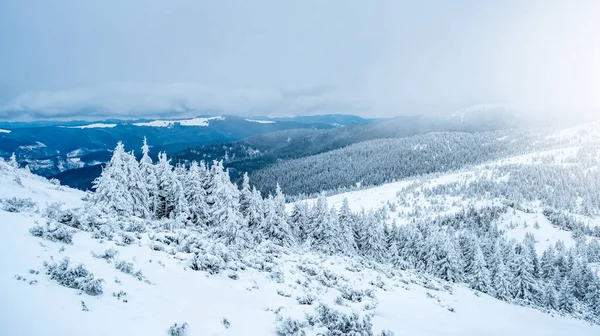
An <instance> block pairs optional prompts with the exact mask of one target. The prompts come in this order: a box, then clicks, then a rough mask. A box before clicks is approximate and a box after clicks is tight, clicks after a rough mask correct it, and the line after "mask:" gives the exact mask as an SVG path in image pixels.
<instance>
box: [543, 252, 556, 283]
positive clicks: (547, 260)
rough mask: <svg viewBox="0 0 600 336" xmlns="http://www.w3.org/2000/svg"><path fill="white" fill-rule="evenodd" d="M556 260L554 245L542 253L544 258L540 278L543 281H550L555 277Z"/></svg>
mask: <svg viewBox="0 0 600 336" xmlns="http://www.w3.org/2000/svg"><path fill="white" fill-rule="evenodd" d="M555 258H556V256H555V253H554V247H552V245H550V247H548V248H547V249H545V250H544V252H542V257H541V258H540V277H541V278H542V279H545V280H548V279H552V277H553V276H554V270H555Z"/></svg>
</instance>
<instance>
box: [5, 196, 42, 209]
mask: <svg viewBox="0 0 600 336" xmlns="http://www.w3.org/2000/svg"><path fill="white" fill-rule="evenodd" d="M0 204H1V205H2V210H4V211H8V212H24V211H29V210H32V209H33V208H34V207H35V205H36V203H35V202H34V201H32V200H31V198H17V197H12V198H4V199H0Z"/></svg>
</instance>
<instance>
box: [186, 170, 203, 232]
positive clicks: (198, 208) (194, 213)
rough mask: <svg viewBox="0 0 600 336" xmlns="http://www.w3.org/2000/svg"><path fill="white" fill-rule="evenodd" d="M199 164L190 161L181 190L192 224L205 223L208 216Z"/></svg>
mask: <svg viewBox="0 0 600 336" xmlns="http://www.w3.org/2000/svg"><path fill="white" fill-rule="evenodd" d="M202 182H203V181H202V175H201V170H200V166H198V163H197V162H196V161H194V162H192V164H191V165H190V169H189V171H188V173H187V175H186V176H185V182H184V183H183V191H184V195H185V199H186V201H187V204H188V208H189V212H190V217H191V221H192V223H193V224H194V225H202V226H204V225H206V222H207V220H208V216H209V208H208V204H207V203H206V191H205V190H204V187H203V183H202Z"/></svg>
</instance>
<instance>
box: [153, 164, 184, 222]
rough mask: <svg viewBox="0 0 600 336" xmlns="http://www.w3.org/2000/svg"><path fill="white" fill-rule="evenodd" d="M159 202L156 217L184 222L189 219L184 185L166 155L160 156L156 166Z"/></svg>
mask: <svg viewBox="0 0 600 336" xmlns="http://www.w3.org/2000/svg"><path fill="white" fill-rule="evenodd" d="M156 177H157V202H156V211H155V212H156V217H157V218H170V219H176V220H177V221H178V222H182V221H184V220H185V219H187V218H188V217H189V210H188V207H187V201H186V199H185V193H184V190H183V185H182V183H181V181H180V179H179V178H178V177H177V175H176V174H175V172H174V171H173V167H172V166H171V162H170V160H168V159H167V155H166V154H165V153H160V154H159V155H158V163H157V164H156Z"/></svg>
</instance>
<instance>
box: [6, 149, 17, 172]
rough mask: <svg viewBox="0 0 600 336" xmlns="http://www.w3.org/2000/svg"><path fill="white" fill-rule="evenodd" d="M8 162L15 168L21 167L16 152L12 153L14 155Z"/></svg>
mask: <svg viewBox="0 0 600 336" xmlns="http://www.w3.org/2000/svg"><path fill="white" fill-rule="evenodd" d="M8 164H9V165H10V166H11V167H13V168H15V169H16V168H19V163H18V162H17V157H16V156H15V153H12V155H11V156H10V160H9V161H8Z"/></svg>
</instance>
